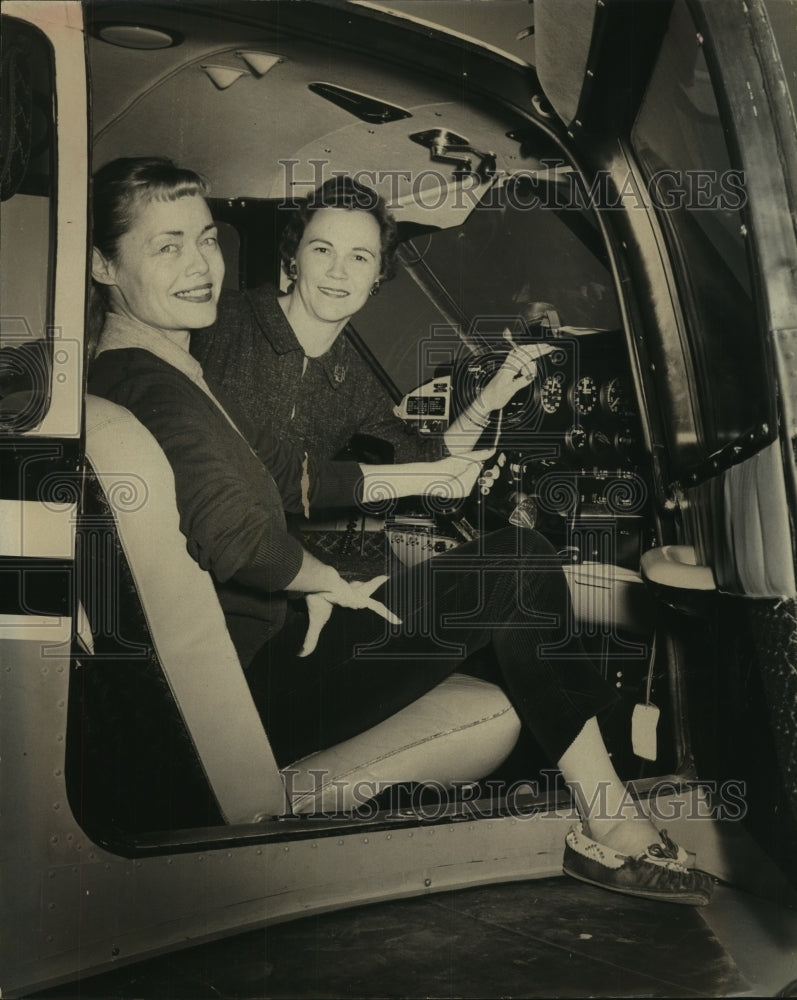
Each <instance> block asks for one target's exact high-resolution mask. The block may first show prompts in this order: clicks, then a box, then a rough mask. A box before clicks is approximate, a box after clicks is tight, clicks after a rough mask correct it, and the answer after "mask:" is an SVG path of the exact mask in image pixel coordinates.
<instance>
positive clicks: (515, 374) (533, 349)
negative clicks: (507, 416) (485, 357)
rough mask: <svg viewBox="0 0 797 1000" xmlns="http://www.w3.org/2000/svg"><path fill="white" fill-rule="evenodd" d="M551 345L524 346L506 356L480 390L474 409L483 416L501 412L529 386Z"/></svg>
mask: <svg viewBox="0 0 797 1000" xmlns="http://www.w3.org/2000/svg"><path fill="white" fill-rule="evenodd" d="M553 349H554V348H553V345H552V344H541V343H538V344H524V345H523V346H522V347H516V348H515V349H514V350H513V351H510V353H509V354H507V356H506V359H505V361H504V363H503V364H502V365H501V367H500V368H499V369H498V371H497V372H496V373H495V375H493V377H492V378H491V379H490V381H489V382H488V383H487V385H486V386H485V387H484V388H483V389H482V391H481V393H480V394H479V396H478V398H477V399H476V401H475V403H474V404H473V405H474V409H476V408H478V409H479V410H481V411H483V412H484V414H485V415H487V414H489V413H492V411H493V410H502V409H503V408H504V407H505V406H506V404H507V403H508V402H509V400H510V399H512V397H513V396H514V395H515V393H517V392H519V391H520V390H521V389H523V388H525V387H526V386H527V385H529V383H530V382H532V381H533V379H534V377H535V376H536V374H537V360H538V358H541V357H542V356H543V355H545V354H550V352H551V351H552V350H553Z"/></svg>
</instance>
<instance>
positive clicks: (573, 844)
mask: <svg viewBox="0 0 797 1000" xmlns="http://www.w3.org/2000/svg"><path fill="white" fill-rule="evenodd" d="M665 838H666V834H665ZM666 839H669V838H666ZM670 844H671V845H672V848H674V849H675V850H674V851H673V852H672V853H674V854H675V857H672V856H669V857H668V856H667V854H668V853H670V852H669V851H668V850H667V849H666V847H667V845H666V844H665V850H662V847H661V845H660V844H653V845H651V847H650V848H648V850H647V851H644V852H643V853H642V854H639V855H637V856H636V857H630V856H629V855H627V854H618V853H617V851H615V850H613V849H612V848H611V847H606V845H605V844H600V843H598V841H596V840H591V839H590V838H589V837H587V836H586V834H585V833H584V831H583V829H582V827H581V824H580V823H579V824H577V825H576V826H574V827H573V828H572V829H571V830H570V832H569V833H568V834H567V837H566V838H565V856H564V861H563V863H562V867H563V869H564V871H565V874H567V875H571V876H572V877H573V878H577V879H580V880H581V881H582V882H589V883H590V885H597V886H600V887H601V888H602V889H611V890H612V891H613V892H622V893H625V894H626V895H628V896H641V897H643V898H644V899H655V900H658V901H659V902H665V903H684V904H686V905H689V906H705V905H706V903H708V901H709V900H710V899H711V894H712V892H713V891H714V883H713V881H712V880H711V876H709V875H707V874H706V873H705V872H701V871H697V870H695V869H690V868H687V867H686V865H685V864H684V863H683V862H681V861H679V860H678V856H677V855H678V849H677V848H676V847H675V845H674V844H672V841H670ZM684 853H686V852H684Z"/></svg>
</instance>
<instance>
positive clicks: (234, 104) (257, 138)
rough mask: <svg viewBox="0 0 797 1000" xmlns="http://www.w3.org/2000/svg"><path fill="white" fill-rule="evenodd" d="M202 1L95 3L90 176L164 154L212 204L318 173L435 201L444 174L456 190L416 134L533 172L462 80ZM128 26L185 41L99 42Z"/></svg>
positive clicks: (307, 181)
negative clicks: (442, 136) (468, 96)
mask: <svg viewBox="0 0 797 1000" xmlns="http://www.w3.org/2000/svg"><path fill="white" fill-rule="evenodd" d="M200 6H201V5H196V6H195V7H194V8H193V9H191V10H190V11H186V10H185V9H184V8H183V9H177V8H168V7H165V6H160V7H159V6H158V5H154V6H153V7H151V8H146V10H145V12H144V11H142V5H139V4H136V5H135V6H134V7H133V5H121V6H114V5H100V6H98V7H95V8H94V10H93V33H94V37H92V38H91V41H90V60H91V72H92V84H93V99H92V105H93V125H94V134H95V146H94V166H95V168H96V167H98V166H101V165H102V164H103V163H105V162H107V161H108V160H111V159H113V158H115V157H117V156H130V155H153V154H157V155H165V156H169V157H171V158H172V159H174V160H175V161H176V162H178V163H180V164H181V165H184V166H188V167H191V168H193V169H195V170H199V171H200V172H202V173H203V174H205V175H206V176H208V177H209V178H210V180H211V182H212V187H213V195H214V196H215V197H218V198H228V199H233V198H281V197H295V196H298V195H302V194H306V193H307V192H308V190H309V189H311V188H312V187H314V186H315V185H316V184H317V183H318V180H319V176H320V173H319V172H320V171H321V170H322V169H323V170H324V176H328V174H329V173H330V172H331V171H332V170H342V171H346V172H350V173H351V172H356V171H372V172H374V174H376V180H375V181H372V183H374V186H376V187H377V188H378V189H379V190H380V191H381V192H382V193H383V194H384V195H385V196H386V197H387V198H388V200H389V201H390V202H391V203H392V204H393V205H394V206H395V205H396V204H397V202H400V201H401V200H402V199H405V200H406V199H408V198H409V195H410V194H412V195H414V198H413V200H414V201H416V202H417V195H418V191H419V190H422V191H425V192H428V193H427V195H425V196H423V197H424V198H425V200H426V201H427V203H428V204H435V197H436V195H435V190H437V191H438V193H439V189H440V180H439V178H440V177H444V178H445V179H446V181H447V183H448V185H449V186H450V187H454V186H456V184H458V183H459V182H458V181H457V182H454V167H453V166H452V165H450V164H445V163H443V164H440V163H434V162H432V160H431V155H430V150H429V149H428V148H427V147H425V146H423V145H420V144H419V143H418V142H417V141H413V140H412V139H411V138H410V136H412V135H414V134H416V133H419V132H427V131H429V130H433V129H445V130H448V131H450V132H452V133H455V134H456V135H457V136H460V137H463V138H465V139H467V140H468V142H469V143H470V144H471V145H472V146H473V147H475V148H476V149H477V150H479V151H483V152H488V151H489V152H491V153H494V154H495V157H496V168H497V172H498V174H499V175H500V174H501V173H503V172H505V173H512V172H515V171H517V170H518V169H521V168H523V169H533V168H534V167H535V166H536V165H537V161H536V160H535V159H533V158H532V157H530V156H528V155H526V154H525V152H524V154H521V149H520V143H519V142H518V141H517V140H516V139H513V138H510V137H509V136H508V135H507V133H508V132H511V131H513V130H514V129H517V128H519V127H521V126H523V124H524V119H523V118H522V117H521V116H519V115H517V114H516V113H513V112H511V111H510V110H507V111H503V110H501V109H500V108H499V107H498V106H496V105H493V106H491V107H490V109H489V111H487V110H485V108H484V107H482V106H480V105H479V104H478V103H476V102H468V101H466V100H465V99H464V98H463V93H462V89H461V87H459V86H458V85H453V84H451V83H445V82H442V81H441V79H440V78H439V77H438V76H431V75H430V76H428V77H427V76H423V75H421V74H419V73H418V72H417V68H414V67H412V66H401V65H400V64H399V63H396V62H395V61H394V62H390V61H386V60H385V59H384V58H382V57H381V56H380V54H379V52H378V51H376V46H375V45H374V46H373V47H371V48H370V49H369V50H368V51H362V50H360V51H355V50H353V49H352V48H346V47H343V46H341V45H332V44H329V42H328V40H327V39H323V40H322V39H312V38H306V37H297V35H299V34H301V33H300V32H297V31H296V30H286V27H285V25H284V24H282V23H281V22H280V18H279V17H276V16H275V14H277V13H279V9H280V8H282V9H284V8H285V5H284V4H282V3H280V4H275V3H256V4H249V5H248V6H247V7H246V8H245V9H246V10H247V11H248V12H251V11H259V10H262V11H263V17H262V18H261V19H260V20H259V21H256V22H253V21H252V19H251V17H250V18H249V19H248V20H247V22H246V23H244V22H243V21H242V20H240V19H237V18H235V17H232V16H227V13H228V11H229V12H230V13H232V12H233V11H235V10H238V9H240V8H241V5H240V4H231V5H230V6H229V7H227V8H216V13H215V15H212V16H207V15H206V14H205V13H203V12H202V11H201V10H200V9H198V8H199V7H200ZM298 6H299V7H302V6H303V5H301V4H300V5H298ZM219 10H224V12H225V17H224V18H222V17H221V16H219ZM337 13H338V15H340V11H339V10H338V12H337ZM266 15H268V16H266ZM136 18H138V20H139V23H141V24H144V25H147V26H150V27H156V28H162V29H165V30H168V31H170V32H172V33H177V34H178V35H179V36H180V39H181V40H180V43H179V44H177V45H175V46H173V47H171V48H163V49H157V50H132V49H127V48H124V47H121V46H119V45H114V44H110V43H109V42H107V41H102V40H101V39H100V38H98V37H97V35H98V33H99V31H100V29H101V28H102V25H103V24H105V23H109V22H114V23H118V22H122V21H127V22H129V23H135V21H136ZM375 30H380V26H379V25H377V26H376V27H375ZM381 30H385V29H384V28H382V29H381ZM387 30H389V29H387ZM319 83H322V84H331V85H333V86H334V87H337V88H343V89H344V90H346V91H350V92H353V93H354V94H356V95H366V96H367V97H370V98H374V99H375V100H376V101H377V102H379V104H380V105H381V104H385V105H390V106H392V107H393V108H394V109H397V114H393V113H388V114H386V118H385V120H384V121H382V120H379V121H378V122H375V121H374V120H373V117H372V120H362V117H361V116H360V115H359V113H358V111H357V109H356V108H355V109H354V110H351V109H349V108H347V107H345V106H340V105H339V104H338V103H335V102H333V101H331V100H329V99H327V98H326V97H325V96H323V94H322V93H318V92H314V90H311V89H310V88H311V85H314V84H319ZM344 103H345V102H344ZM402 112H404V113H406V114H405V115H402V114H401V113H402ZM391 117H392V118H394V119H395V120H390V118H391ZM290 161H296V162H295V163H293V164H291V163H290ZM314 161H318V162H317V163H316V162H314ZM321 164H323V165H324V166H323V167H322V166H321ZM380 178H381V182H380ZM419 178H420V180H419ZM450 193H451V192H449V194H450Z"/></svg>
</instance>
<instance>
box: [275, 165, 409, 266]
mask: <svg viewBox="0 0 797 1000" xmlns="http://www.w3.org/2000/svg"><path fill="white" fill-rule="evenodd" d="M321 208H342V209H347V210H348V211H359V212H368V214H369V215H372V216H373V217H374V218H375V219H376V221H377V223H378V224H379V243H380V250H381V260H380V264H379V279H380V281H387V280H388V279H390V278H392V277H393V275H394V274H395V272H396V248H397V246H398V227H397V226H396V220H395V218H394V217H393V213H392V212H391V211H390V210H389V209H388V207H387V204H386V203H385V199H384V198H383V197H382V196H381V195H379V194H377V193H376V191H374V190H373V189H372V188H369V187H366V186H365V184H360V182H359V181H356V180H354V178H352V177H348V176H345V175H336V176H335V177H331V178H330V179H329V180H328V181H324V183H323V184H322V185H321V187H318V188H316V189H315V191H314V192H313V193H312V194H311V195H310V196H309V198H305V199H304V200H303V201H302V202H301V203H300V204H299V206H298V208H297V209H296V210H295V211H294V212H293V213H292V214H291V217H290V219H289V220H288V222H287V224H286V226H285V228H284V229H283V231H282V236H281V237H280V246H279V252H280V260H281V261H282V266H283V267H284V268H285V272H286V273H290V271H289V269H290V264H291V261H292V260H293V259H294V258H295V257H296V251H297V250H298V248H299V243H300V242H301V240H302V236H303V234H304V230H305V228H306V226H307V224H308V223H309V221H310V219H312V217H313V215H314V214H315V213H316V212H317V211H318V210H319V209H321Z"/></svg>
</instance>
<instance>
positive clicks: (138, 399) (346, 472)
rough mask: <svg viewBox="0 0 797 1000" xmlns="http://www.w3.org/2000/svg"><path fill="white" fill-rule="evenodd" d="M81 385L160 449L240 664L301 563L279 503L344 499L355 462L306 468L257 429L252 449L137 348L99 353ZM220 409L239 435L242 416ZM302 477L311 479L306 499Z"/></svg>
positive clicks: (356, 473)
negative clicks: (114, 406)
mask: <svg viewBox="0 0 797 1000" xmlns="http://www.w3.org/2000/svg"><path fill="white" fill-rule="evenodd" d="M88 391H89V392H90V393H92V394H94V395H97V396H102V397H104V398H105V399H109V400H111V401H112V402H115V403H119V404H120V405H121V406H124V407H126V408H127V409H129V410H130V411H131V412H132V413H133V414H134V415H135V416H136V417H137V418H138V419H139V420H140V421H141V423H142V424H144V426H145V427H146V428H147V429H148V430H149V431H150V433H151V434H152V435H153V437H155V439H156V440H157V441H158V443H159V444H160V446H161V447H162V448H163V451H164V452H165V454H166V457H167V458H168V460H169V463H170V464H171V467H172V470H173V472H174V478H175V487H176V491H177V507H178V510H179V513H180V528H181V530H182V532H183V534H184V535H185V536H186V538H187V540H188V551H189V552H190V553H191V555H192V556H193V557H194V558H195V559H196V560H197V562H198V563H199V564H200V566H202V568H203V569H206V570H209V571H210V572H211V573H212V575H213V577H214V581H215V583H216V587H217V591H218V593H219V599H220V601H221V604H222V608H223V609H224V612H225V615H226V617H227V624H228V627H229V630H230V634H231V636H232V639H233V642H234V643H235V646H236V648H237V650H238V654H239V656H240V657H241V660H242V663H243V664H244V666H246V665H247V664H248V663H249V661H250V660H251V658H252V656H253V655H254V654H255V652H256V651H257V649H259V648H260V646H262V644H263V643H264V642H265V641H266V640H267V639H268V638H270V637H271V636H272V635H273V634H274V633H275V632H276V631H277V630H278V629H279V628H280V627H281V625H282V622H283V620H284V614H285V606H284V600H283V599H282V598H281V597H280V596H273V594H274V593H275V592H278V591H280V590H282V589H284V587H285V586H286V585H287V584H288V583H290V581H291V580H292V579H293V578H294V577H295V576H296V574H297V572H298V571H299V567H300V566H301V562H302V549H301V546H300V545H299V543H298V542H297V541H296V539H295V538H293V537H292V536H291V535H289V534H288V533H287V531H286V530H285V516H284V513H283V506H285V508H286V509H289V510H296V511H299V512H301V510H302V508H303V499H309V501H310V503H311V504H313V505H316V506H336V505H340V504H343V503H346V504H351V503H352V502H353V498H355V497H356V494H357V492H358V489H359V484H360V483H361V475H360V470H359V467H358V466H357V465H356V464H355V463H348V462H347V463H344V462H335V463H321V465H320V469H319V465H317V464H316V463H315V462H314V461H310V460H309V459H308V460H307V467H306V469H305V468H304V464H305V463H304V456H302V455H301V453H299V452H298V451H297V450H296V449H294V448H292V447H291V446H289V445H286V444H285V443H284V442H281V441H279V440H276V439H274V438H273V437H270V436H268V435H266V434H264V433H262V432H261V434H260V435H258V436H257V437H255V435H252V440H255V441H256V444H257V454H255V453H254V452H253V450H252V448H251V447H250V446H249V444H248V443H247V441H246V440H245V439H244V438H243V437H242V435H241V434H240V433H238V431H236V429H235V428H234V427H232V426H231V424H230V423H229V421H228V420H227V419H226V417H225V416H224V414H223V413H222V411H221V410H220V409H219V408H218V406H216V404H215V403H214V402H213V400H212V399H211V398H210V397H209V396H208V395H207V394H206V393H205V392H203V390H202V389H201V388H200V387H199V386H198V385H197V384H195V383H194V382H192V381H191V379H190V378H188V377H187V376H186V375H184V374H183V373H182V372H180V371H178V370H177V369H176V368H174V367H173V366H172V365H170V364H168V363H167V362H166V361H163V360H161V359H160V358H159V357H156V356H155V355H154V354H151V353H150V352H149V351H147V350H144V349H141V348H125V349H116V350H107V351H104V352H103V353H101V354H100V355H99V356H98V357H97V358H96V359H95V361H94V363H93V365H92V367H91V370H90V373H89V379H88ZM225 409H227V412H228V413H229V415H230V417H231V418H232V419H233V420H234V421H235V423H236V426H237V427H238V428H239V430H240V431H241V432H242V433H246V430H247V428H246V425H245V423H244V418H243V417H242V416H241V414H239V413H235V412H230V409H228V408H227V407H226V406H225ZM239 420H240V421H241V422H240V423H239ZM303 474H304V475H306V476H309V484H308V481H307V478H306V479H305V483H306V484H307V485H306V487H305V491H304V492H305V496H304V498H303V491H302V485H301V481H302V476H303ZM253 583H255V585H254V586H253Z"/></svg>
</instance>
